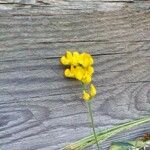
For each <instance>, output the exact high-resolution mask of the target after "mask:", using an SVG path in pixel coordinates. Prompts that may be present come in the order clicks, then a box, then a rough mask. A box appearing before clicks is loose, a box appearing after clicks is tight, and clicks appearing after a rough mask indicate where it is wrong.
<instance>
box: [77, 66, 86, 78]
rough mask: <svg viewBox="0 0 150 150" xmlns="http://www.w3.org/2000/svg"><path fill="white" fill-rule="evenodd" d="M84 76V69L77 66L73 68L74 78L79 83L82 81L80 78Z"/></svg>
mask: <svg viewBox="0 0 150 150" xmlns="http://www.w3.org/2000/svg"><path fill="white" fill-rule="evenodd" d="M84 74H85V69H84V68H83V67H81V66H77V67H76V68H75V77H76V79H78V80H79V81H82V78H83V76H84Z"/></svg>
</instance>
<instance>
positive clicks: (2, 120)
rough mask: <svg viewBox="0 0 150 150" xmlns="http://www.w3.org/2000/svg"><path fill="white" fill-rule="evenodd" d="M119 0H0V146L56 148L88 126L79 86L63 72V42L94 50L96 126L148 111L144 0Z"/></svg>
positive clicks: (148, 22) (148, 12)
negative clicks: (96, 92)
mask: <svg viewBox="0 0 150 150" xmlns="http://www.w3.org/2000/svg"><path fill="white" fill-rule="evenodd" d="M117 1H118V2H117ZM117 1H116V0H115V1H110V0H108V1H89V0H87V1H86V0H85V1H76V0H74V1H73V0H68V1H63V0H59V1H53V0H49V1H48V0H40V1H34V0H33V1H32V0H28V1H27V0H24V1H20V0H16V1H15V0H13V1H11V0H6V1H3V0H1V1H0V3H1V5H0V150H8V149H12V150H35V149H36V150H37V149H38V150H55V149H56V150H58V149H59V148H61V147H63V146H65V145H66V144H69V143H71V142H74V141H76V140H78V139H80V138H82V137H84V136H87V135H89V134H90V133H91V128H90V127H89V122H88V118H87V110H86V107H85V105H84V104H83V103H82V100H81V99H80V98H79V97H81V89H80V85H79V83H78V82H76V81H73V80H69V79H65V78H64V77H63V67H62V66H61V65H60V63H59V58H60V56H61V55H62V54H64V53H65V51H66V49H72V50H74V49H77V50H80V51H81V52H82V51H87V52H90V53H91V54H92V55H93V56H94V59H95V76H94V83H95V84H96V86H97V90H98V95H97V97H96V98H95V100H94V101H93V109H94V118H95V120H96V121H95V122H96V128H97V130H101V129H105V128H109V127H112V126H113V125H115V124H118V123H122V122H126V121H129V120H132V119H136V118H140V117H142V116H144V114H145V113H149V112H150V9H149V8H150V2H149V1H134V0H132V1H131V0H127V1H126V0H125V1H119V0H117ZM13 3H15V4H13ZM21 3H22V4H27V5H21ZM147 131H150V124H145V125H143V126H140V127H137V128H135V129H133V130H131V131H130V132H125V133H122V134H120V135H117V136H116V137H113V140H114V139H115V140H118V139H122V138H124V139H129V138H134V137H137V136H139V135H142V134H143V133H145V132H147ZM131 133H132V134H131ZM111 141H112V139H109V140H108V141H107V142H105V143H104V144H103V149H104V150H105V149H106V147H108V145H109V144H110V142H111ZM89 149H95V148H94V147H93V148H89Z"/></svg>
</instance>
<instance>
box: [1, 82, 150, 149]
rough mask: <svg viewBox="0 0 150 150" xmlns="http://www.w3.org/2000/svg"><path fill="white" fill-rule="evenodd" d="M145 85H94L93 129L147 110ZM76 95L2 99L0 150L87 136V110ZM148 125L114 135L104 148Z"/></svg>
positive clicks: (51, 145) (51, 146)
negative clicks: (98, 86) (10, 100)
mask: <svg viewBox="0 0 150 150" xmlns="http://www.w3.org/2000/svg"><path fill="white" fill-rule="evenodd" d="M149 88H150V84H149V83H132V84H131V83H130V84H129V83H128V84H122V85H118V86H108V87H105V88H102V89H99V88H98V93H99V94H100V95H99V94H98V96H97V97H96V98H95V101H94V102H93V104H94V107H93V108H94V112H95V113H94V117H95V120H96V126H97V129H99V130H100V129H101V130H102V129H104V128H109V127H111V126H113V125H114V124H116V123H121V122H122V123H123V122H126V121H129V120H130V119H135V118H138V117H139V116H143V115H144V113H146V111H149V109H150V105H149V103H148V101H149V99H150V98H149V94H148V91H149ZM100 91H101V92H100ZM78 97H79V94H78V93H70V94H63V95H54V96H49V97H48V96H46V97H45V98H44V97H35V98H29V99H28V100H24V101H22V102H18V100H17V98H14V100H13V102H12V103H10V102H9V103H7V102H4V101H3V103H1V104H0V107H1V117H3V118H5V119H1V124H3V125H2V127H1V132H0V133H1V143H0V144H1V149H2V150H3V149H4V150H5V149H8V148H10V147H12V148H13V149H14V150H17V149H23V150H24V149H37V148H39V149H51V150H53V149H58V148H60V147H62V146H64V145H66V144H67V143H68V144H69V142H73V141H75V140H77V139H80V138H81V137H84V136H86V135H89V133H90V132H91V128H90V127H89V126H88V123H89V122H88V118H87V113H86V112H87V110H86V107H85V105H84V104H82V103H81V102H80V101H79V100H78ZM116 104H118V105H116ZM118 112H119V113H118ZM35 118H36V120H37V121H36V120H35ZM7 122H9V123H7ZM149 125H150V124H147V125H144V126H145V127H143V126H139V127H138V128H137V129H136V130H132V134H131V133H130V132H129V133H123V134H121V135H118V136H119V137H118V136H117V137H114V138H113V139H111V140H109V141H107V142H106V143H104V148H106V147H107V146H108V145H109V144H110V142H111V141H112V140H119V139H122V138H123V139H128V138H131V137H132V138H134V137H137V136H138V135H142V134H143V133H145V132H148V131H149ZM54 136H55V139H54V138H53V137H54ZM41 139H42V140H41ZM93 149H94V148H93Z"/></svg>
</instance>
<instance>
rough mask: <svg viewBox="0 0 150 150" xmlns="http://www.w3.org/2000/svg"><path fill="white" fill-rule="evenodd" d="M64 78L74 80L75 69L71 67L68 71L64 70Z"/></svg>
mask: <svg viewBox="0 0 150 150" xmlns="http://www.w3.org/2000/svg"><path fill="white" fill-rule="evenodd" d="M64 74H65V76H66V77H69V78H75V68H74V67H73V66H71V67H70V69H68V68H67V69H66V70H65V73H64Z"/></svg>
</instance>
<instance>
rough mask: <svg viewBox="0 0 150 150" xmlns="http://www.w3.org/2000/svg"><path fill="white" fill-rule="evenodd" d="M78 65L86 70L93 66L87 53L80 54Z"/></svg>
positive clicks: (91, 59)
mask: <svg viewBox="0 0 150 150" xmlns="http://www.w3.org/2000/svg"><path fill="white" fill-rule="evenodd" d="M79 63H80V64H81V65H82V66H83V67H85V68H86V67H88V66H90V65H92V64H93V58H92V56H91V55H90V54H88V53H82V54H80V59H79Z"/></svg>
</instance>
